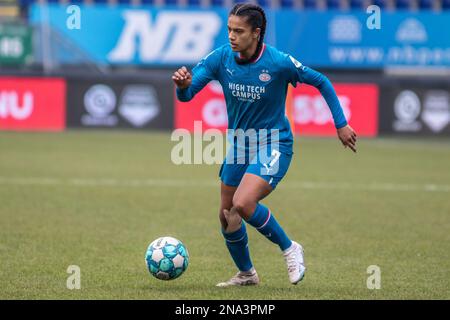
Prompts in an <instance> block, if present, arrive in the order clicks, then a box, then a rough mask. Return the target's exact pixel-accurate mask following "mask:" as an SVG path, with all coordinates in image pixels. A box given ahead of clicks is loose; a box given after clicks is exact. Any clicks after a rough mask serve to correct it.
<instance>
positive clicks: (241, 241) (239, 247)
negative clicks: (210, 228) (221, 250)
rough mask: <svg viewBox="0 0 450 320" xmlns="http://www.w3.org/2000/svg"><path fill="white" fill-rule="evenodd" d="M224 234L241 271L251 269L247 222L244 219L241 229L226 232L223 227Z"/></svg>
mask: <svg viewBox="0 0 450 320" xmlns="http://www.w3.org/2000/svg"><path fill="white" fill-rule="evenodd" d="M222 234H223V237H224V238H225V243H226V245H227V248H228V251H229V252H230V254H231V257H232V258H233V261H234V263H235V264H236V266H237V267H238V269H239V270H240V271H249V270H250V269H251V268H253V264H252V261H251V260H250V252H249V250H248V236H247V229H246V228H245V222H244V221H242V224H241V227H240V229H239V230H236V231H234V232H231V233H225V231H224V230H223V229H222Z"/></svg>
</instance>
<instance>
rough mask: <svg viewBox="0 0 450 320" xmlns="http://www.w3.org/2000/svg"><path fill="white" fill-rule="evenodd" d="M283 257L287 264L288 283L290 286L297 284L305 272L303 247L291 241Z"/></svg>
mask: <svg viewBox="0 0 450 320" xmlns="http://www.w3.org/2000/svg"><path fill="white" fill-rule="evenodd" d="M283 256H284V259H285V260H286V264H287V269H288V275H289V281H291V283H292V284H297V283H299V282H300V281H301V280H302V279H303V277H304V276H305V271H306V266H305V260H304V257H303V247H302V246H301V245H300V244H299V243H297V242H295V241H292V245H291V246H290V247H289V248H288V249H286V250H285V251H284V252H283Z"/></svg>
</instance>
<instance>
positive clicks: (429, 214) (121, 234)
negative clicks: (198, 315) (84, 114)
mask: <svg viewBox="0 0 450 320" xmlns="http://www.w3.org/2000/svg"><path fill="white" fill-rule="evenodd" d="M174 145H175V143H174V142H171V141H170V135H169V134H168V133H167V134H166V133H132V132H114V133H111V132H103V131H88V132H81V131H68V132H65V133H61V134H51V133H5V132H3V133H0V228H1V232H0V261H1V267H0V298H1V299H450V143H449V141H448V140H438V141H436V140H410V139H408V140H405V139H360V141H359V142H358V153H357V154H353V153H351V152H350V151H349V150H346V149H344V148H343V147H342V145H341V144H340V143H339V141H338V140H337V139H319V138H306V137H302V136H300V137H297V138H296V142H295V156H294V159H293V162H292V164H291V167H290V169H289V172H288V174H287V176H286V177H285V179H284V180H283V181H282V182H281V183H280V185H279V187H278V188H277V190H276V191H275V192H274V193H273V194H271V195H270V196H269V197H268V198H267V200H265V201H263V203H264V204H266V205H267V206H269V207H270V208H271V210H272V211H273V213H274V215H275V216H276V217H277V219H278V221H279V222H280V223H281V225H282V226H283V227H284V228H285V230H286V232H287V233H288V235H289V236H290V237H291V238H293V239H295V240H297V241H299V242H301V243H302V244H303V246H304V247H305V258H306V262H307V267H308V270H307V273H306V276H305V279H304V281H302V282H301V283H300V284H299V285H297V286H292V285H291V284H290V283H289V281H288V277H287V272H286V266H285V264H284V261H283V258H282V256H281V253H280V252H279V249H278V248H277V246H275V245H274V244H272V243H271V242H269V241H267V240H266V239H265V238H264V237H263V236H262V235H260V234H259V233H257V232H256V231H255V230H253V229H252V228H248V230H249V241H250V251H251V254H252V258H253V262H254V264H255V267H256V269H257V271H258V273H259V275H260V278H261V284H260V285H259V286H258V287H243V288H227V289H224V288H216V287H215V284H216V283H217V282H219V281H223V280H226V279H227V278H228V277H230V276H232V275H233V274H234V273H235V267H234V265H233V263H232V260H231V258H230V257H229V255H228V253H227V250H226V247H225V245H224V240H223V238H222V236H221V233H220V227H219V226H220V225H219V220H218V205H219V187H218V186H219V182H218V177H217V173H218V170H219V165H182V166H176V165H174V164H172V162H171V160H170V153H171V149H172V147H173V146H174ZM165 235H170V236H174V237H176V238H178V239H180V240H182V241H183V242H184V243H185V245H186V246H187V248H188V250H189V254H190V264H189V267H188V270H187V271H186V273H185V274H184V275H182V276H181V277H180V278H178V279H176V280H173V281H160V280H157V279H155V278H153V277H151V276H150V274H149V272H148V271H147V269H146V266H145V263H144V254H145V251H146V249H147V246H148V244H149V243H150V242H151V241H152V240H154V239H156V238H157V237H160V236H165ZM69 265H77V266H79V267H80V269H81V289H80V290H69V289H67V287H66V281H67V278H68V277H69V276H70V274H68V273H67V268H68V266H69ZM371 265H377V266H379V267H380V270H381V288H380V289H378V290H376V289H375V290H369V289H368V288H367V285H366V282H367V278H368V277H369V276H370V274H368V273H367V268H368V267H369V266H371Z"/></svg>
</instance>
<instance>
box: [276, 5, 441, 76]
mask: <svg viewBox="0 0 450 320" xmlns="http://www.w3.org/2000/svg"><path fill="white" fill-rule="evenodd" d="M374 18H376V17H374V16H373V15H372V14H366V13H365V12H363V11H358V12H345V13H344V12H339V11H336V12H330V11H327V12H292V11H286V12H284V13H283V14H282V17H281V16H280V17H277V19H276V23H275V28H276V31H275V34H277V35H278V37H277V45H278V47H279V48H281V49H282V50H284V51H286V52H289V53H291V54H292V55H296V56H297V57H298V59H300V60H301V61H303V62H304V63H305V64H310V65H315V66H321V67H334V68H336V67H345V68H349V67H353V68H361V67H363V68H379V67H385V66H450V32H446V31H444V29H446V30H450V14H449V13H432V12H420V13H418V12H404V11H399V12H380V17H379V18H380V19H379V26H378V27H379V29H378V28H377V27H376V26H374V25H373V20H374Z"/></svg>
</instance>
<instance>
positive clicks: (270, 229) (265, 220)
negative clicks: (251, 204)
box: [247, 203, 292, 251]
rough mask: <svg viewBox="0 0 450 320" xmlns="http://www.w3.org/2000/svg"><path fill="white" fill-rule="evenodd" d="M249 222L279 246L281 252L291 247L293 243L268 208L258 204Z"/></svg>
mask: <svg viewBox="0 0 450 320" xmlns="http://www.w3.org/2000/svg"><path fill="white" fill-rule="evenodd" d="M247 222H248V223H249V224H251V225H252V226H254V227H255V228H256V230H258V231H259V232H260V233H261V234H263V235H264V236H265V237H266V238H267V239H269V240H270V241H272V242H273V243H276V244H277V245H279V246H280V249H281V250H283V251H284V250H286V249H287V248H289V247H290V246H291V244H292V241H291V240H290V239H289V238H288V236H287V235H286V233H285V232H284V230H283V229H282V228H281V226H280V225H279V224H278V222H277V220H275V217H274V216H273V215H272V213H271V212H270V210H269V209H268V208H267V207H266V206H263V205H262V204H260V203H258V205H257V206H256V209H255V212H254V213H253V215H252V216H251V217H250V219H249V220H248V221H247Z"/></svg>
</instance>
